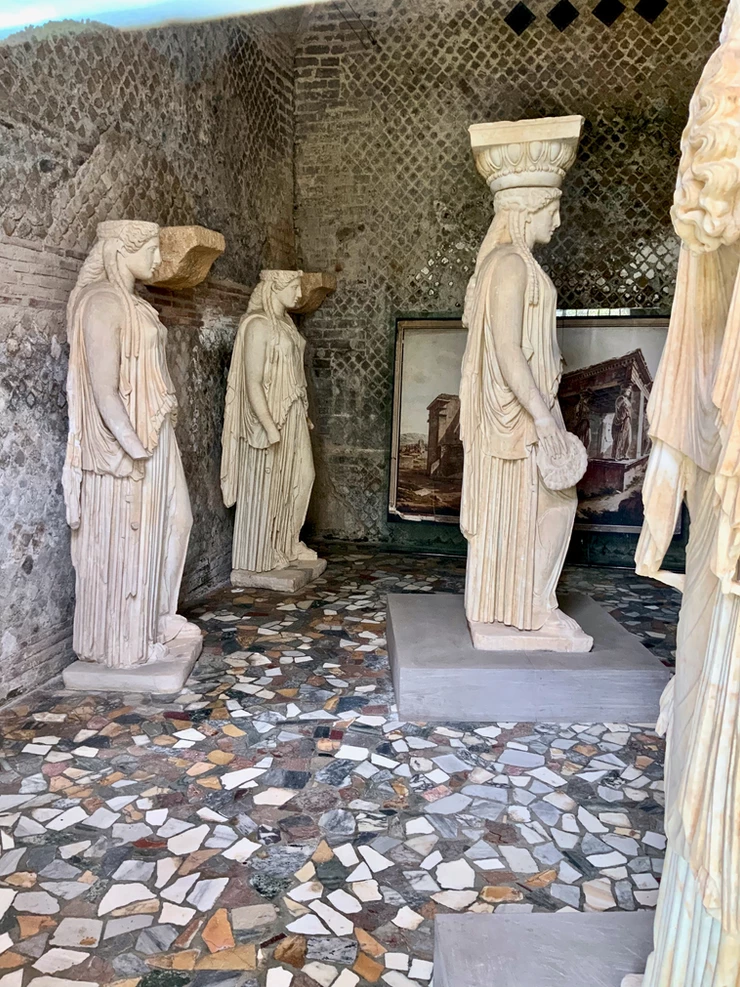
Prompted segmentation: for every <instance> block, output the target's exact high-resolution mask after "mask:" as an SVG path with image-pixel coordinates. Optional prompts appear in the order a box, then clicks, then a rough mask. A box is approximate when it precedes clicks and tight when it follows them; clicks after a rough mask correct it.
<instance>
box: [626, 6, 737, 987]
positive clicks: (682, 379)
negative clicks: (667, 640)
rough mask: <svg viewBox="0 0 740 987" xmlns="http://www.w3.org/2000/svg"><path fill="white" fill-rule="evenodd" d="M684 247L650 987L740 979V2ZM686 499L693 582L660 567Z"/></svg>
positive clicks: (687, 173) (669, 452)
mask: <svg viewBox="0 0 740 987" xmlns="http://www.w3.org/2000/svg"><path fill="white" fill-rule="evenodd" d="M682 152H683V153H682V159H681V165H680V169H679V175H678V184H677V188H676V194H675V200H674V206H673V222H674V225H675V228H676V231H677V233H678V235H679V236H680V238H681V253H680V259H679V269H678V282H677V285H676V295H675V299H674V306H673V316H672V320H671V326H670V330H669V333H668V340H667V343H666V348H665V351H664V353H663V358H662V361H661V364H660V369H659V371H658V375H657V378H656V382H655V386H654V388H653V392H652V394H651V397H650V403H649V406H648V417H649V422H650V437H651V439H652V443H653V446H652V451H651V453H650V459H649V461H648V467H647V474H646V478H645V484H644V488H643V500H644V503H645V524H644V527H643V530H642V534H641V536H640V541H639V544H638V550H637V571H638V572H639V573H640V574H642V575H646V576H652V577H654V578H656V579H659V580H662V581H663V582H665V583H668V584H669V585H671V586H675V587H677V588H679V589H681V590H682V592H683V600H682V605H681V613H680V616H679V622H678V637H677V648H676V675H675V677H674V678H673V679H672V680H671V682H670V684H669V686H668V688H667V690H666V692H665V694H664V697H663V701H662V707H663V708H662V715H661V726H662V728H663V729H664V730H666V731H667V738H668V745H667V764H666V822H665V830H666V835H667V837H668V850H667V856H666V860H665V868H664V872H663V879H662V882H661V886H660V895H659V899H658V910H657V914H656V918H655V948H654V952H653V953H652V955H651V957H650V959H649V961H648V966H647V971H646V974H645V977H644V981H642V980H641V979H640V978H636V977H630V978H627V980H626V981H625V984H627V983H629V984H630V985H632V984H638V983H640V982H643V984H644V987H737V984H738V983H740V581H738V562H739V561H740V278H739V277H738V260H739V259H740V165H739V163H740V3H738V2H737V0H733V2H732V4H731V9H730V10H729V12H728V15H727V19H726V21H725V28H724V31H723V34H722V41H721V45H720V47H719V49H718V50H717V51H716V52H715V53H714V54H713V55H712V57H711V58H710V60H709V62H708V64H707V66H706V68H705V70H704V73H703V75H702V77H701V80H700V82H699V85H698V87H697V90H696V92H695V94H694V97H693V100H692V102H691V109H690V116H689V123H688V126H687V128H686V130H685V132H684V136H683V142H682ZM682 502H685V503H686V504H687V506H688V510H689V514H690V516H691V529H690V535H689V543H688V547H687V552H686V572H685V575H676V574H675V573H671V572H666V571H663V570H662V569H661V566H662V562H663V558H664V556H665V553H666V551H667V549H668V546H669V544H670V541H671V538H672V535H673V532H674V530H675V524H676V519H677V517H678V513H679V511H680V510H681V504H682Z"/></svg>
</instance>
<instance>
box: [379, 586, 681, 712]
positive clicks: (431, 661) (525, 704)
mask: <svg viewBox="0 0 740 987" xmlns="http://www.w3.org/2000/svg"><path fill="white" fill-rule="evenodd" d="M560 604H561V607H562V609H563V610H564V611H565V612H566V613H567V614H568V615H569V616H571V617H573V618H574V619H575V620H577V621H578V623H579V624H580V625H581V627H582V628H583V630H584V631H585V632H586V634H589V635H590V636H591V637H593V639H594V646H593V650H592V651H590V652H588V653H565V654H563V653H556V652H552V651H529V652H521V651H520V652H506V651H479V650H477V649H476V648H474V647H473V644H472V641H471V639H470V631H469V629H468V624H467V621H466V619H465V610H464V604H463V597H462V596H459V595H454V594H444V593H439V594H428V595H427V594H411V593H409V594H403V595H401V594H391V595H389V597H388V652H389V656H390V661H391V668H392V671H393V685H394V687H395V690H396V700H397V702H398V711H399V715H400V716H401V717H402V718H403V719H405V720H422V721H440V720H443V721H444V720H451V721H458V722H482V723H486V722H488V723H495V722H497V721H499V720H519V721H538V720H539V721H547V722H555V723H558V722H559V723H583V722H585V723H594V722H599V723H604V722H629V723H655V722H656V720H657V718H658V712H659V700H660V695H661V693H662V691H663V689H664V688H665V685H666V683H667V682H668V680H669V678H670V672H669V671H668V669H667V668H665V666H664V665H663V664H662V663H661V662H660V660H659V659H658V658H657V657H656V656H655V655H653V654H652V653H651V652H650V651H648V649H647V648H646V647H645V646H644V645H643V644H641V642H640V641H639V640H638V639H637V638H636V637H635V636H634V635H633V634H630V633H629V631H627V630H625V629H624V627H622V626H621V624H619V623H617V621H616V620H614V618H613V617H611V616H610V615H609V614H608V613H607V612H606V611H605V610H603V609H602V607H600V606H599V605H598V604H597V603H594V601H593V600H592V599H590V597H587V596H583V595H581V594H578V593H573V594H571V595H569V596H563V597H561V598H560Z"/></svg>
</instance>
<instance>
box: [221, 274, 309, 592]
mask: <svg viewBox="0 0 740 987" xmlns="http://www.w3.org/2000/svg"><path fill="white" fill-rule="evenodd" d="M301 277H302V272H301V271H262V273H261V275H260V283H259V284H258V285H257V287H256V288H255V290H254V292H253V293H252V297H251V298H250V300H249V306H248V308H247V313H246V315H245V316H244V318H243V319H242V320H241V323H240V325H239V330H238V333H237V337H236V342H235V344H234V352H233V355H232V359H231V369H230V371H229V381H228V388H227V392H226V409H225V416H224V428H223V437H222V449H223V451H222V459H221V490H222V493H223V498H224V503H225V504H226V506H227V507H231V506H232V505H233V504H236V519H235V523H234V544H233V553H232V567H233V571H232V575H231V580H232V583H233V584H234V585H237V586H262V587H266V588H270V589H283V590H287V591H295V590H296V589H299V588H300V587H301V586H302V585H305V584H306V583H307V582H309V581H310V580H311V579H314V578H316V576H318V575H319V574H320V573H321V572H323V570H324V569H325V567H326V563H325V562H324V561H323V560H320V559H319V558H318V556H317V554H316V552H314V551H313V550H312V549H310V548H308V547H307V546H306V545H305V544H304V543H303V542H302V541H301V537H300V536H301V528H302V527H303V523H304V521H305V520H306V512H307V511H308V503H309V499H310V497H311V490H312V487H313V482H314V466H313V455H312V451H311V440H310V435H309V428H310V427H311V426H310V422H309V418H308V399H307V395H306V372H305V369H304V365H303V357H304V350H305V347H306V343H305V340H304V339H303V337H302V336H301V335H300V333H299V332H298V330H297V329H296V327H295V324H294V322H293V320H292V318H291V317H290V315H289V314H288V310H289V309H292V308H295V307H296V306H297V305H298V303H299V300H300V297H301Z"/></svg>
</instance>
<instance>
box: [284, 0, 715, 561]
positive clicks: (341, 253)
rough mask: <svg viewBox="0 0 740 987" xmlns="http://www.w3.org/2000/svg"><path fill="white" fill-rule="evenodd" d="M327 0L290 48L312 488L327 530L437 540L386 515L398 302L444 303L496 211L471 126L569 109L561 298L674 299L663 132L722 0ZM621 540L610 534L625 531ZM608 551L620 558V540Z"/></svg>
mask: <svg viewBox="0 0 740 987" xmlns="http://www.w3.org/2000/svg"><path fill="white" fill-rule="evenodd" d="M573 2H574V6H575V8H576V9H577V11H578V12H579V16H578V18H577V19H576V20H575V21H574V22H573V23H572V24H571V25H570V26H569V27H567V28H566V29H565V30H564V31H562V32H561V31H559V30H558V29H557V27H556V26H555V25H554V24H553V23H552V22H551V21H550V20H549V19H548V17H547V13H548V12H549V11H550V10H551V8H552V7H553V6H554V0H527V6H528V7H529V8H530V9H531V12H532V13H533V14H534V15H535V16H536V19H535V21H534V22H533V24H532V25H531V26H530V27H529V28H528V29H527V30H525V31H524V32H523V33H522V34H521V35H517V34H516V33H515V31H514V30H512V28H511V27H509V25H508V24H507V23H506V22H505V20H504V15H505V14H506V13H507V12H508V11H509V10H510V9H511V8H512V7H514V0H511V2H503V0H476V2H474V3H473V2H470V0H352V3H351V4H349V3H347V2H346V0H339V2H338V3H337V4H331V5H327V6H326V7H316V8H314V9H313V11H312V12H311V14H310V16H307V17H306V18H305V19H304V22H303V25H302V33H301V36H300V38H299V43H298V47H297V52H296V89H295V92H296V150H295V174H296V193H295V194H296V231H297V237H298V242H299V244H300V252H301V256H300V260H301V263H302V266H304V267H306V268H313V269H328V270H332V269H334V268H335V267H336V269H337V270H338V271H339V272H340V273H339V287H338V290H337V292H336V294H335V295H333V296H332V297H331V298H330V299H329V300H328V301H327V302H326V303H325V304H324V306H323V307H322V308H321V309H320V310H319V312H318V313H316V314H315V315H314V316H312V317H310V318H309V319H308V320H307V321H306V326H305V330H306V334H307V336H308V340H309V356H310V359H311V370H312V373H311V376H312V386H313V391H314V401H315V404H316V409H315V412H314V419H315V421H316V423H317V431H316V433H315V435H314V441H315V446H316V456H317V461H318V469H319V480H318V486H319V490H320V493H321V496H320V497H316V498H314V503H313V506H312V521H313V524H314V528H315V530H316V531H317V532H319V533H321V534H322V535H324V536H328V537H336V538H343V537H351V538H365V539H368V540H369V541H381V542H395V543H397V544H415V545H417V546H423V547H429V548H439V547H445V546H447V547H450V546H453V545H459V544H460V535H459V532H458V531H457V530H456V529H455V528H453V527H451V526H444V525H414V524H413V523H401V524H389V523H388V521H387V520H386V504H387V494H388V460H389V449H390V420H391V407H392V403H391V396H392V386H393V381H392V377H393V365H392V361H393V345H392V344H393V334H394V325H395V318H396V317H397V316H398V315H401V314H406V315H412V314H413V315H444V314H448V315H456V314H459V313H460V311H461V309H462V303H463V298H464V291H465V285H466V283H467V279H468V277H469V275H470V273H471V270H472V267H473V264H474V260H475V255H476V252H477V249H478V247H479V245H480V243H481V240H482V238H483V235H484V233H485V231H486V229H487V226H488V224H489V222H490V219H491V216H492V203H491V197H490V194H489V192H488V190H487V189H486V186H485V184H484V182H483V181H482V179H481V178H480V177H479V176H478V175H477V173H476V171H475V168H474V165H473V159H472V155H471V153H470V144H469V140H468V135H467V127H468V126H469V125H470V124H471V123H476V122H480V121H484V120H496V119H520V118H526V117H540V116H551V115H561V114H570V113H579V114H582V115H583V116H584V117H585V118H586V125H585V132H584V137H583V140H582V144H581V149H580V152H579V157H578V161H577V163H576V165H575V166H574V168H573V170H572V172H571V174H570V175H569V177H568V179H567V182H566V186H565V191H564V196H563V226H562V228H561V229H560V230H559V231H558V233H557V234H556V236H555V239H554V241H553V243H552V244H551V246H550V247H549V248H548V249H547V250H546V251H544V252H543V255H542V260H543V264H544V266H545V267H546V268H547V269H548V270H549V271H550V273H551V274H552V276H553V278H554V280H555V283H556V285H557V287H558V290H559V293H560V300H561V305H562V306H563V307H573V308H592V307H598V308H602V307H606V308H622V307H630V308H649V309H657V310H659V311H661V312H664V311H666V310H667V309H668V308H669V307H670V301H671V296H672V291H673V283H674V279H675V265H676V256H677V243H676V240H675V237H674V236H673V233H672V230H671V226H670V218H669V209H670V203H671V197H672V191H673V187H674V185H675V176H676V170H677V165H678V153H679V141H680V135H681V131H682V129H683V127H684V124H685V121H686V119H687V113H688V102H689V98H690V95H691V92H692V90H693V88H694V86H695V84H696V81H697V79H698V76H699V73H700V71H701V68H702V66H703V64H704V62H705V61H706V59H707V57H708V55H709V53H710V51H711V50H712V48H713V47H714V45H715V44H716V43H717V39H718V36H719V29H720V25H721V20H722V15H723V12H724V9H725V7H726V3H725V2H724V0H701V2H699V3H697V2H695V0H670V2H669V4H668V7H667V9H666V10H665V11H664V12H663V13H661V14H660V16H659V17H658V18H657V19H656V20H655V22H654V23H649V22H648V21H647V20H645V19H644V18H642V17H641V16H640V15H639V14H638V12H637V11H636V10H635V9H633V8H634V6H635V5H634V3H632V2H630V0H627V3H626V8H627V9H626V10H625V12H624V13H623V14H622V15H621V16H620V17H619V18H618V19H617V20H616V21H615V22H614V24H613V25H612V26H611V27H608V26H606V25H605V24H603V23H602V22H600V21H599V20H598V19H597V18H596V17H595V16H594V14H593V13H592V10H593V8H594V7H595V6H596V4H595V0H573ZM622 542H624V539H622ZM624 556H625V557H624V559H623V561H624V562H625V564H629V551H627V552H626V553H624Z"/></svg>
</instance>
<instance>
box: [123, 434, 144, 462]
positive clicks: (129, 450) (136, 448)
mask: <svg viewBox="0 0 740 987" xmlns="http://www.w3.org/2000/svg"><path fill="white" fill-rule="evenodd" d="M121 445H122V446H123V451H124V452H125V453H126V455H127V456H130V457H131V459H151V458H152V454H151V453H150V452H149V451H148V450H147V449H145V448H144V446H143V445H142V443H141V440H140V439H139V436H138V435H136V433H135V432H134V433H133V434H132V435H130V436H127V438H126V439H125V441H122V442H121Z"/></svg>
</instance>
